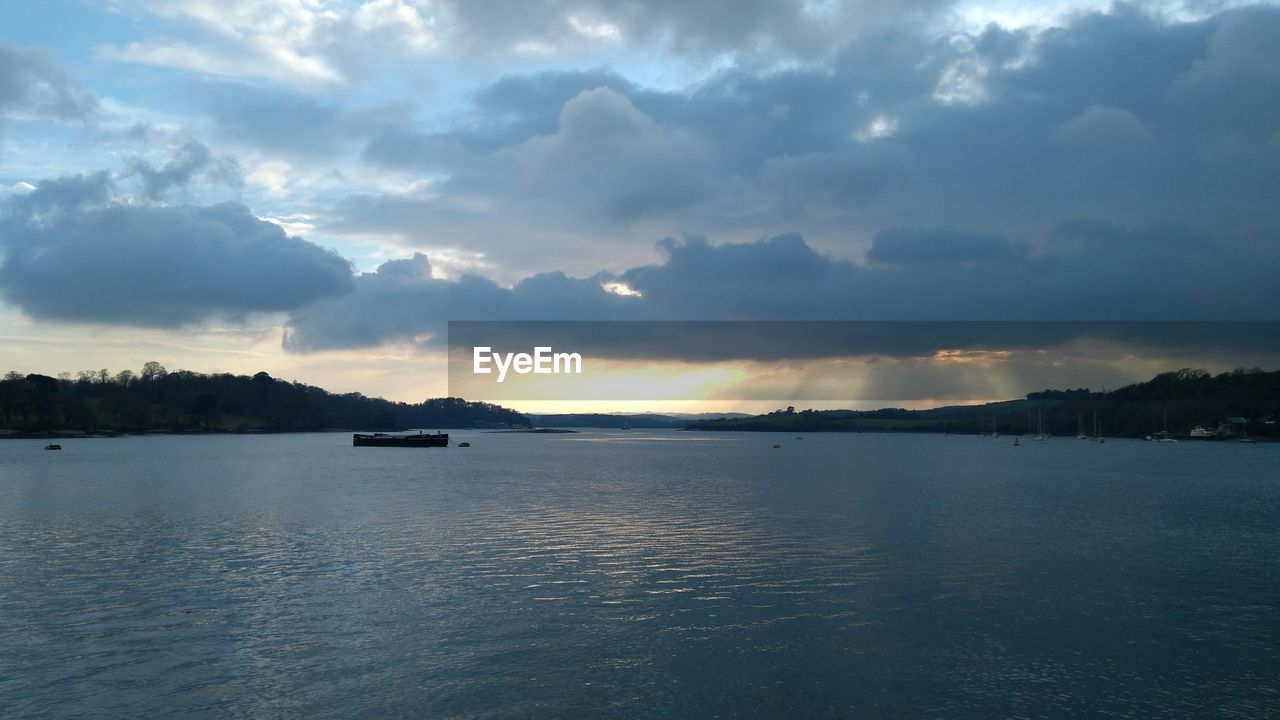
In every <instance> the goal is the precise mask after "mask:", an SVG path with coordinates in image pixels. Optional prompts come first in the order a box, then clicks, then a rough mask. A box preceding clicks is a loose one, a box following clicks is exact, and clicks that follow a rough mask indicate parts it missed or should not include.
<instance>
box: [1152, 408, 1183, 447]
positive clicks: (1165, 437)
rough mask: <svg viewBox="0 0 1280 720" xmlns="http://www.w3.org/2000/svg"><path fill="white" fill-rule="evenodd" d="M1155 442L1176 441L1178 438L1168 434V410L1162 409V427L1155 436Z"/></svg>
mask: <svg viewBox="0 0 1280 720" xmlns="http://www.w3.org/2000/svg"><path fill="white" fill-rule="evenodd" d="M1155 440H1156V442H1162V443H1176V442H1178V439H1177V438H1175V437H1173V436H1172V435H1170V434H1169V411H1168V410H1165V411H1164V429H1163V430H1161V431H1160V432H1159V433H1158V434H1157V435H1156V438H1155Z"/></svg>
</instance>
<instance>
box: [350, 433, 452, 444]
mask: <svg viewBox="0 0 1280 720" xmlns="http://www.w3.org/2000/svg"><path fill="white" fill-rule="evenodd" d="M351 444H352V445H353V446H354V447H449V434H448V433H434V434H428V433H423V432H419V433H418V434H416V435H399V434H392V433H356V434H354V435H352V436H351Z"/></svg>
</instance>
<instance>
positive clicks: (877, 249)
mask: <svg viewBox="0 0 1280 720" xmlns="http://www.w3.org/2000/svg"><path fill="white" fill-rule="evenodd" d="M1024 255H1025V250H1024V249H1023V248H1020V247H1018V246H1016V245H1014V244H1013V243H1011V242H1009V240H1008V239H1007V238H1005V237H1003V236H1001V235H997V234H994V233H976V232H972V231H968V230H955V229H951V228H911V227H907V228H893V229H890V230H885V231H883V232H881V233H879V234H878V235H876V238H875V240H874V241H873V242H872V243H871V249H870V250H868V251H867V259H868V260H870V261H871V262H873V263H883V264H886V265H918V264H924V263H988V262H998V261H1002V260H1004V261H1012V260H1020V259H1022V258H1023V256H1024Z"/></svg>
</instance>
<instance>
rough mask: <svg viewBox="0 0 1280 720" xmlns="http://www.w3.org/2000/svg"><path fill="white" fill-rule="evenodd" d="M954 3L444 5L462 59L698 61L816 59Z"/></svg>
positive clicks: (540, 0)
mask: <svg viewBox="0 0 1280 720" xmlns="http://www.w3.org/2000/svg"><path fill="white" fill-rule="evenodd" d="M951 4H952V3H951V2H950V0H913V1H912V2H889V1H886V0H843V1H840V2H829V3H811V2H804V1H803V0H738V1H736V2H731V1H727V0H718V1H713V2H699V3H687V2H679V1H678V0H571V1H570V2H560V1H557V0H534V1H532V2H522V3H516V4H512V3H504V2H495V1H494V0H455V1H452V2H445V3H440V7H441V18H442V23H446V24H447V26H448V28H449V30H450V35H451V38H452V40H453V42H454V44H455V47H456V49H457V50H458V51H461V52H472V53H474V52H480V53H486V54H508V53H511V52H512V51H514V52H517V53H518V52H521V51H522V50H523V51H526V52H527V51H529V50H533V49H536V50H537V51H538V52H540V53H542V54H555V53H560V52H569V51H573V50H578V49H581V48H582V47H583V46H590V45H593V44H598V43H618V42H621V43H625V44H627V45H630V46H632V47H637V48H644V49H652V48H654V47H655V46H656V47H659V48H661V49H662V50H663V51H665V52H668V53H672V54H676V55H683V56H691V57H696V58H707V57H714V56H716V55H720V54H731V55H735V56H740V57H743V58H751V59H766V60H773V59H780V58H781V59H790V58H799V59H813V58H816V57H822V56H824V55H825V54H827V53H828V52H830V51H831V50H832V49H833V48H834V47H835V46H836V45H837V44H838V43H840V42H841V41H842V40H846V39H847V38H848V37H850V36H851V35H855V34H858V33H865V32H871V31H872V30H874V29H878V28H880V27H883V26H885V25H888V24H891V23H894V22H908V21H918V20H921V19H924V18H926V17H929V16H932V15H934V14H935V13H937V12H938V11H939V10H942V9H944V8H946V7H948V6H949V5H951Z"/></svg>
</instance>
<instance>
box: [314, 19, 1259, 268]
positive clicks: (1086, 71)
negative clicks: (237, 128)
mask: <svg viewBox="0 0 1280 720" xmlns="http://www.w3.org/2000/svg"><path fill="white" fill-rule="evenodd" d="M618 27H619V28H620V32H621V33H622V34H623V35H624V36H625V35H626V33H627V25H626V23H621V24H619V25H618ZM1273 28H1280V9H1277V8H1273V7H1259V8H1246V9H1242V10H1234V11H1227V12H1223V13H1219V14H1216V15H1212V16H1208V17H1206V18H1203V19H1196V20H1192V21H1175V20H1170V19H1169V17H1168V16H1167V15H1162V14H1160V13H1158V12H1157V11H1156V10H1147V9H1143V8H1141V7H1136V6H1132V5H1117V6H1115V7H1114V8H1111V9H1110V10H1108V11H1107V12H1089V13H1079V14H1077V15H1074V16H1071V18H1070V19H1069V20H1067V21H1065V22H1064V23H1063V24H1062V25H1060V26H1057V27H1051V28H1041V29H1036V28H1023V29H1017V30H1009V29H1005V28H1002V27H1000V26H996V25H992V26H988V27H986V28H984V29H981V30H978V31H956V32H949V33H946V34H943V35H941V36H939V35H938V34H937V32H936V28H933V27H928V28H926V27H925V26H919V27H912V26H906V25H902V24H899V25H888V26H884V27H880V28H879V29H877V31H876V32H874V33H861V34H852V35H848V36H846V37H845V38H844V41H843V44H842V45H841V46H840V47H839V48H838V49H837V50H836V51H835V52H834V53H833V54H832V55H830V56H829V57H828V58H825V59H824V60H822V61H818V62H813V63H810V64H801V65H795V66H792V67H788V68H785V69H778V68H775V67H767V68H762V67H760V66H755V65H751V64H748V63H739V64H736V65H732V66H730V67H728V68H726V69H724V70H722V71H720V72H718V73H715V74H713V75H712V76H711V77H709V78H707V79H706V80H704V81H701V82H699V83H696V84H694V85H691V86H689V87H687V88H681V89H668V90H655V89H652V88H645V87H643V86H640V85H638V84H636V83H633V82H631V81H629V80H627V79H626V78H625V77H623V76H622V75H620V74H618V73H617V72H614V71H611V70H608V69H592V70H584V71H580V72H565V71H557V72H545V73H534V74H530V75H513V76H508V77H504V78H502V79H500V80H498V81H496V82H494V83H492V84H490V85H488V86H486V87H484V88H482V89H481V90H480V91H479V92H477V93H476V95H475V98H474V102H473V104H472V106H471V108H470V109H469V110H468V111H467V112H464V113H461V114H460V115H459V116H458V118H459V119H458V120H457V121H456V123H455V124H454V125H453V126H452V127H449V126H446V127H443V128H441V127H440V126H439V125H435V126H432V127H430V128H426V127H419V126H417V125H416V124H414V123H408V122H406V123H395V122H393V123H390V124H388V125H387V126H386V127H384V128H382V129H381V130H379V131H377V132H376V134H375V135H374V136H373V138H372V140H371V141H370V142H369V143H368V144H367V145H366V147H365V149H364V153H363V159H364V160H365V161H366V162H367V163H369V164H370V165H372V166H374V168H376V169H393V170H395V171H396V172H397V173H404V174H407V175H413V174H415V173H417V174H418V175H427V176H429V177H430V178H431V179H430V184H429V187H425V186H424V187H425V189H420V190H416V191H414V192H410V193H404V192H400V193H387V194H379V193H378V192H376V191H369V190H362V191H361V192H359V193H357V194H353V195H352V196H351V197H350V198H348V199H347V201H344V202H342V203H339V204H338V205H337V206H336V207H335V212H334V215H335V217H336V219H335V220H334V222H332V223H331V224H330V225H329V226H328V229H329V230H330V231H332V232H338V233H353V234H358V235H379V234H381V235H385V236H390V237H393V238H395V239H396V240H397V241H398V242H401V243H406V244H409V245H412V246H415V247H418V248H423V249H425V250H426V251H428V252H432V253H434V252H439V251H442V250H446V249H457V248H468V249H474V250H476V251H479V252H483V253H485V254H486V259H487V261H488V262H490V263H491V264H493V265H494V267H495V269H496V272H498V273H499V274H500V275H501V276H503V277H506V278H512V277H518V276H519V273H520V272H526V273H527V272H528V271H529V270H530V269H537V270H552V269H560V270H566V271H569V272H572V273H590V272H593V271H594V270H596V269H598V268H600V267H602V266H603V264H602V259H603V258H613V264H612V265H609V267H611V268H612V269H615V270H621V269H623V268H625V267H626V266H627V265H626V264H625V263H630V264H636V263H641V262H645V261H647V260H648V259H650V258H651V257H652V255H651V254H650V253H651V251H650V248H651V247H652V245H651V241H650V239H651V238H653V237H661V236H664V235H678V234H680V233H683V232H692V233H705V234H709V235H714V236H715V237H717V238H719V239H721V240H722V241H723V240H734V241H739V242H740V241H745V240H749V239H752V238H757V237H760V236H762V235H780V234H784V233H787V232H798V233H801V234H803V235H804V236H805V237H806V238H807V239H808V241H809V242H810V243H811V244H813V246H814V247H817V248H820V249H821V250H822V251H824V252H827V253H830V254H832V255H834V256H836V257H844V258H858V257H862V256H863V255H864V253H866V252H869V251H870V249H871V246H872V244H873V243H874V242H875V238H876V236H877V234H878V233H879V232H881V231H883V230H886V229H892V228H896V227H904V226H917V227H935V228H947V227H949V228H975V227H979V228H984V230H985V231H986V232H989V233H994V234H1000V235H1003V236H1005V237H1009V238H1014V237H1016V238H1018V239H1019V241H1020V242H1021V243H1023V244H1025V245H1026V247H1027V248H1031V249H1037V250H1043V249H1047V248H1049V247H1050V246H1052V245H1053V243H1055V242H1058V239H1056V238H1055V236H1054V235H1053V234H1052V233H1051V232H1050V229H1051V228H1053V227H1055V226H1057V225H1058V224H1060V223H1063V222H1066V221H1070V220H1072V219H1074V218H1081V217H1084V218H1093V219H1098V220H1103V221H1105V222H1108V223H1111V224H1114V225H1117V226H1124V227H1142V226H1149V225H1158V224H1160V223H1168V224H1172V225H1177V226H1180V227H1185V228H1189V229H1192V230H1194V231H1196V232H1199V233H1202V234H1204V235H1205V236H1206V237H1208V238H1210V239H1211V240H1210V241H1211V242H1212V241H1215V240H1216V238H1220V237H1227V236H1239V235H1241V234H1247V233H1251V232H1253V233H1256V232H1265V231H1267V230H1268V229H1270V228H1276V227H1280V208H1277V206H1276V204H1275V203H1274V202H1272V200H1271V198H1270V197H1269V194H1268V193H1269V188H1271V187H1275V186H1278V185H1280V142H1278V141H1277V138H1278V137H1280V136H1277V134H1276V132H1277V128H1280V99H1278V98H1280V84H1277V82H1278V80H1277V76H1276V75H1275V74H1274V73H1271V72H1269V71H1268V70H1267V68H1269V67H1271V65H1272V64H1273V63H1272V62H1271V59H1272V55H1273V54H1274V51H1273V49H1272V48H1273V47H1280V34H1277V35H1276V40H1277V42H1276V43H1269V42H1268V40H1270V39H1271V37H1272V34H1273ZM1237 40H1238V42H1237ZM957 73H960V74H961V75H963V76H964V82H965V87H967V88H968V90H967V91H966V92H967V94H966V95H965V98H967V99H966V100H965V102H958V101H956V98H955V97H951V96H947V97H941V96H940V95H939V88H940V87H951V86H953V85H955V82H957ZM948 78H950V79H948ZM948 83H950V85H948ZM952 89H953V90H954V89H955V88H954V87H953V88H952ZM594 127H599V128H612V129H613V130H612V131H611V132H614V133H615V135H614V136H613V137H616V138H617V140H616V142H615V143H614V145H611V144H610V141H608V140H606V139H605V138H606V137H607V136H606V135H601V134H599V133H597V132H595V131H594V130H593V129H592V128H594ZM615 147H618V148H622V149H621V151H617V150H615V149H614V148H615ZM593 161H594V162H593ZM391 208H394V210H389V209H391ZM533 247H537V248H538V250H537V251H536V252H534V251H533V250H532V248H533ZM879 252H884V247H883V246H882V247H881V249H880V250H879Z"/></svg>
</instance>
